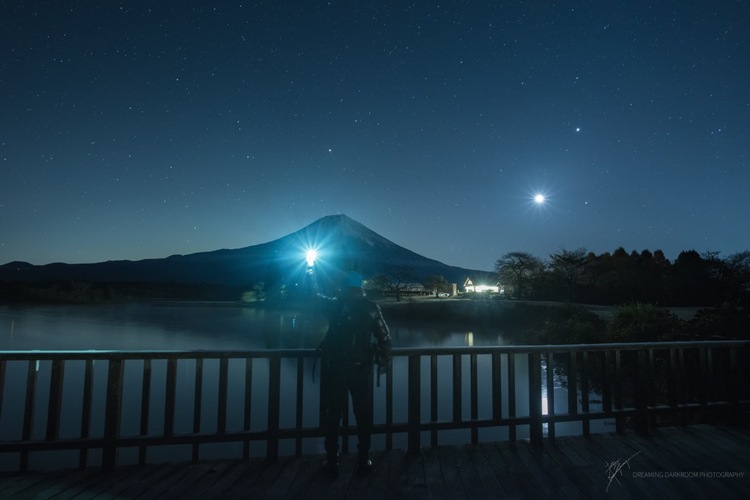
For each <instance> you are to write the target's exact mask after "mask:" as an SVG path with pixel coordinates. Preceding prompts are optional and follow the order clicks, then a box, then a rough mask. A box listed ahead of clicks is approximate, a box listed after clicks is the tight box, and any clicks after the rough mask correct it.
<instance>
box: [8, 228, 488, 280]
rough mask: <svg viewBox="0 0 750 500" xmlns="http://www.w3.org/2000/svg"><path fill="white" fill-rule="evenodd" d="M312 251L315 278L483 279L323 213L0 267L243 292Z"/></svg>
mask: <svg viewBox="0 0 750 500" xmlns="http://www.w3.org/2000/svg"><path fill="white" fill-rule="evenodd" d="M310 248H315V249H316V250H317V251H318V253H319V259H318V261H317V262H316V264H315V268H316V272H317V273H318V274H319V275H320V276H321V277H323V278H325V277H330V276H333V275H334V274H335V273H336V272H338V271H340V270H356V271H358V272H359V273H360V274H362V276H363V277H365V278H369V277H372V276H374V275H376V274H381V273H386V274H387V273H389V272H392V271H393V270H401V271H408V274H409V276H410V277H412V278H413V279H414V281H424V280H425V279H427V278H428V277H430V276H435V275H439V276H443V277H444V278H445V279H446V280H447V281H448V282H452V283H459V284H461V283H463V281H464V280H465V279H466V277H468V276H485V275H488V274H490V273H487V272H486V271H478V270H471V269H464V268H460V267H455V266H449V265H446V264H443V263H441V262H438V261H436V260H433V259H429V258H426V257H423V256H421V255H419V254H417V253H415V252H412V251H411V250H407V249H406V248H403V247H401V246H399V245H396V244H395V243H393V242H391V241H390V240H388V239H386V238H384V237H382V236H380V235H379V234H377V233H375V232H374V231H372V230H370V229H368V228H367V227H365V226H364V225H362V224H361V223H359V222H357V221H355V220H352V219H351V218H349V217H347V216H346V215H330V216H326V217H323V218H321V219H318V220H317V221H315V222H313V223H312V224H310V225H308V226H306V227H304V228H302V229H300V230H299V231H296V232H294V233H291V234H289V235H287V236H284V237H282V238H279V239H277V240H274V241H270V242H268V243H263V244H260V245H253V246H249V247H244V248H238V249H222V250H215V251H210V252H199V253H194V254H189V255H172V256H170V257H167V258H162V259H144V260H138V261H130V260H119V261H107V262H99V263H92V264H65V263H53V264H47V265H42V266H36V265H32V264H29V263H26V262H11V263H8V264H5V265H3V266H0V281H4V282H27V283H40V282H54V281H71V280H72V281H84V282H94V283H96V282H108V283H118V282H140V283H144V282H145V283H149V282H150V283H176V284H212V285H225V286H247V285H251V284H253V283H257V282H264V283H267V284H268V283H280V282H290V281H293V280H295V279H297V277H299V276H300V273H301V274H304V270H305V268H306V266H307V264H306V262H305V251H306V250H307V249H310Z"/></svg>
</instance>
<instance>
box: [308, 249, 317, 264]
mask: <svg viewBox="0 0 750 500" xmlns="http://www.w3.org/2000/svg"><path fill="white" fill-rule="evenodd" d="M317 258H318V251H317V250H315V249H314V248H311V249H309V250H308V251H307V252H306V253H305V260H306V261H307V266H308V267H313V266H314V265H315V259H317Z"/></svg>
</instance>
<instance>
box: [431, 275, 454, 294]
mask: <svg viewBox="0 0 750 500" xmlns="http://www.w3.org/2000/svg"><path fill="white" fill-rule="evenodd" d="M425 286H426V287H427V288H428V289H431V290H434V291H435V293H436V294H437V293H440V292H445V291H447V290H448V287H449V286H450V285H449V284H448V281H447V280H446V279H445V277H444V276H434V275H433V276H430V277H429V278H427V281H425Z"/></svg>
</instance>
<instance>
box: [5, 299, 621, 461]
mask: <svg viewBox="0 0 750 500" xmlns="http://www.w3.org/2000/svg"><path fill="white" fill-rule="evenodd" d="M386 319H388V317H387V315H386ZM325 327H326V324H325V321H324V320H323V318H322V317H321V316H320V315H319V314H316V313H315V311H312V310H307V311H305V310H301V311H296V312H286V313H279V312H275V311H269V310H263V309H256V308H251V307H241V306H238V305H235V304H225V303H154V304H148V303H135V304H105V305H81V306H64V305H39V306H7V305H5V306H0V350H5V351H8V350H24V351H25V350H147V351H155V350H232V351H236V350H259V349H260V350H262V349H279V348H285V349H289V348H292V349H293V348H314V347H316V346H317V345H318V343H319V342H320V340H321V339H322V337H323V335H324V332H325ZM389 327H390V329H391V335H392V337H393V345H394V347H396V348H398V347H457V346H461V347H465V346H492V345H507V344H509V342H506V341H505V339H504V338H503V337H502V336H501V335H499V334H498V333H497V332H493V331H477V330H470V329H462V328H461V327H460V326H456V325H453V326H445V325H435V324H414V323H399V322H397V321H389ZM79 365H80V364H79ZM468 365H469V363H464V364H463V367H462V368H463V370H464V371H465V372H466V373H464V377H463V380H464V381H465V383H467V382H468V380H469V374H468V372H467V370H468ZM164 368H165V367H161V366H158V365H157V366H155V367H154V380H159V378H160V377H159V373H160V372H163V370H164ZM406 368H407V367H406V359H405V358H403V357H400V358H396V359H395V360H394V366H393V376H394V380H395V381H398V380H401V379H404V380H405V378H406V371H407V370H406ZM82 369H83V366H82V365H80V366H78V365H76V364H75V363H70V364H69V366H67V367H66V374H65V380H66V384H71V385H72V386H74V387H75V380H76V379H82V377H83V372H82ZM256 369H260V367H256ZM282 369H283V370H284V371H285V372H286V370H288V373H292V370H293V369H294V366H293V364H291V363H290V364H288V365H287V364H284V365H283V366H282ZM24 370H25V367H23V366H21V365H20V364H19V365H18V366H14V365H13V364H12V363H9V366H8V369H7V374H6V381H7V382H6V387H5V388H4V389H5V391H4V401H3V403H4V404H3V413H4V414H3V415H1V416H0V423H2V426H0V427H1V428H0V439H2V440H12V439H17V438H18V436H16V434H17V433H18V431H17V430H16V429H14V428H13V425H10V424H9V422H11V421H13V420H15V417H17V416H15V417H14V415H13V414H12V413H14V412H20V411H21V407H22V406H23V405H22V404H21V402H22V401H23V394H24V392H23V384H17V383H14V380H24V377H25V375H24V374H25V371H24ZM48 370H49V366H42V367H41V368H39V371H40V380H42V379H44V377H48V376H49V375H48V374H47V373H45V371H48ZM242 370H243V368H242V366H241V361H240V360H237V361H236V362H235V361H232V362H231V363H230V377H231V380H242V378H243V374H242ZM183 371H184V372H185V379H187V380H189V379H190V376H189V375H188V374H189V373H190V368H189V367H187V366H185V367H183V368H181V372H180V373H182V372H183ZM422 371H423V374H422V378H423V380H428V379H429V374H428V366H427V364H426V363H423V367H422ZM515 371H516V394H517V398H518V399H517V404H518V409H519V410H518V411H519V414H523V413H524V410H523V408H528V385H527V366H526V360H525V357H523V356H520V357H517V361H516V365H515ZM16 372H18V373H16ZM234 372H236V377H235V376H233V375H232V373H234ZM305 372H306V375H305V377H306V379H308V378H309V379H310V380H306V382H305V383H306V386H305V388H306V393H308V392H309V394H308V395H307V396H306V400H309V402H308V403H306V404H305V409H304V411H305V423H306V425H310V423H311V422H315V419H316V418H317V415H318V405H317V391H318V390H319V386H318V385H317V383H316V381H315V380H314V378H313V377H312V373H311V372H312V366H310V367H309V368H308V367H306V369H305ZM451 373H452V366H451V359H450V356H445V357H441V358H440V360H439V376H438V379H439V380H438V382H439V384H438V386H439V387H449V386H450V378H451ZM478 373H479V377H480V380H482V379H485V380H486V379H488V378H489V377H490V373H491V366H490V359H489V357H486V356H480V357H479V359H478ZM133 374H134V375H133V377H135V378H136V379H137V377H138V376H139V375H138V369H133ZM217 374H218V362H217V363H210V362H209V363H207V364H206V366H205V371H204V377H205V378H206V379H205V380H208V382H204V384H208V387H215V385H213V382H211V381H212V380H217V377H218V375H217ZM101 375H102V377H103V373H102V374H101ZM127 376H128V375H127V373H126V378H127ZM180 377H181V378H182V376H181V375H180ZM282 377H283V378H284V379H286V378H289V375H284V373H282ZM264 378H265V376H264V375H261V376H259V377H256V378H255V379H254V380H255V382H256V383H258V384H259V386H263V384H264V383H265V382H264ZM542 380H546V379H545V377H544V376H543V378H542ZM154 384H155V385H154V389H153V394H152V396H153V398H154V399H153V401H154V404H155V405H156V407H158V405H159V402H160V401H159V399H160V396H159V395H160V394H163V384H162V386H160V385H159V383H154ZM134 385H135V386H137V385H138V381H137V380H136V381H135V383H134ZM404 385H405V384H399V383H396V384H394V386H395V391H396V396H395V398H394V400H395V401H396V402H397V403H396V404H395V405H394V406H395V408H394V411H395V413H396V416H397V419H398V418H401V417H399V414H402V413H403V415H405V412H406V401H407V399H406V397H405V394H404V393H403V391H405V388H404ZM290 389H292V388H290ZM179 390H180V391H181V393H180V394H178V398H180V400H181V401H184V404H187V405H189V404H191V403H190V399H191V397H190V395H191V394H192V390H193V386H190V385H189V384H188V385H186V386H184V387H181V388H180V389H179ZM230 390H235V391H237V394H238V397H237V398H234V399H233V398H230V404H233V403H232V401H235V400H241V397H242V396H241V394H242V390H243V389H242V387H241V386H240V385H239V383H238V384H234V385H233V389H232V388H230ZM292 390H293V389H292ZM554 390H555V401H556V407H557V408H556V409H557V411H558V412H560V413H564V412H565V411H566V408H565V405H566V402H567V392H566V390H565V388H564V387H562V386H559V385H558V384H556V387H555V388H554ZM546 391H547V388H546V387H544V388H543V401H542V405H543V407H546V396H545V395H546ZM468 392H469V391H468V390H465V391H464V395H468ZM503 393H504V394H503V398H504V401H503V407H504V408H505V409H507V408H508V404H507V403H508V402H507V391H506V390H503ZM214 396H215V395H212V394H207V395H206V400H205V401H204V402H205V403H206V404H207V405H208V404H210V403H211V399H212V398H213V397H214ZM124 397H125V398H126V405H125V406H126V407H131V406H132V407H133V408H137V406H138V404H139V403H138V397H137V395H133V394H128V392H127V387H126V393H125V395H124ZM253 397H254V398H258V402H259V403H260V404H257V405H254V406H255V408H257V409H258V415H259V416H260V418H259V419H258V420H257V426H261V427H260V428H262V425H263V424H264V417H263V413H264V408H263V404H264V403H263V402H262V401H263V397H264V396H263V390H254V392H253ZM71 398H72V400H79V399H80V395H77V394H73V395H72V396H71ZM161 399H162V400H163V396H161ZM423 399H425V401H423V404H422V408H423V409H425V411H426V409H427V408H429V393H428V390H427V391H425V393H424V394H423ZM15 400H17V403H18V404H14V401H15ZM489 400H490V398H488V397H480V414H483V415H484V414H486V412H489V411H490V408H489V404H488V402H489ZM592 400H593V401H596V396H595V395H594V396H592ZM128 401H130V403H128ZM383 401H384V389H383V388H382V387H381V388H376V390H375V415H376V422H377V421H378V420H380V421H383V420H381V417H379V415H382V414H383V412H384V410H383ZM70 404H71V406H73V407H75V406H76V404H75V403H70ZM161 404H162V406H163V401H161ZM558 405H559V406H558ZM465 407H466V408H467V410H466V411H468V404H465ZM595 407H596V404H595V403H594V404H592V409H594V408H595ZM231 410H232V409H231V408H230V415H229V416H228V420H229V421H228V422H227V426H228V430H230V429H232V428H234V429H240V428H241V410H240V409H239V408H237V410H238V411H236V412H233V411H231ZM282 411H283V408H282ZM506 411H507V410H506ZM451 412H452V406H451V398H450V397H449V396H446V397H445V398H441V399H440V408H439V417H440V419H447V420H450V418H451V417H450V415H451ZM187 414H191V413H190V412H187ZM293 414H294V412H293V411H292V410H291V409H290V410H289V411H288V417H289V418H292V416H293ZM136 416H137V413H136V414H135V415H134V418H133V421H132V422H129V421H128V419H127V418H125V419H124V420H123V433H124V434H125V435H130V434H132V435H137V433H138V429H137V425H136V424H135V422H137V419H136ZM95 417H96V416H95ZM404 418H405V417H404ZM93 420H95V421H96V420H98V419H97V418H94V419H93ZM78 421H79V420H77V419H76V418H75V416H74V417H71V418H70V419H69V421H68V422H66V421H65V420H64V421H63V423H62V425H63V430H62V432H61V435H65V434H68V433H69V434H70V436H74V435H75V433H76V432H77V430H76V429H77V425H78V424H77V422H78ZM352 421H353V416H352ZM154 422H155V425H154V426H153V429H154V430H155V431H158V428H159V426H160V425H161V424H160V423H159V418H158V412H155V413H154ZM284 423H285V422H282V424H284ZM286 423H287V424H288V425H294V424H293V422H286ZM215 425H216V424H215V412H210V411H208V412H205V417H204V420H203V424H202V427H204V426H205V427H206V428H207V429H209V430H210V428H211V426H215ZM312 425H314V423H313V424H312ZM611 425H612V422H605V421H599V422H596V421H595V422H592V432H601V431H607V430H612V427H611ZM257 426H256V430H257V428H258V427H257ZM35 427H36V428H37V430H35V432H34V434H35V435H38V434H40V435H43V432H44V422H43V421H42V419H39V422H37V423H36V424H35ZM175 431H176V432H180V431H184V432H189V431H190V423H189V422H179V421H178V422H175ZM518 431H519V432H518V437H519V438H524V437H527V432H526V430H524V429H523V428H519V430H518ZM482 432H483V433H484V432H485V431H484V430H483V431H482ZM580 432H581V427H580V423H570V424H568V423H565V424H558V425H557V426H556V433H557V434H558V435H566V434H569V435H570V434H580ZM381 437H382V436H375V439H374V443H373V445H374V447H378V446H381V447H382V445H383V441H382V440H381V439H379V438H381ZM507 437H508V434H507V428H500V429H499V430H498V429H494V430H492V433H491V434H487V435H486V436H485V438H484V439H487V440H489V439H507ZM427 439H428V436H425V440H427ZM317 441H318V440H316V442H315V443H313V444H312V445H311V446H309V447H307V448H306V450H305V451H306V452H313V453H317V452H322V448H321V446H322V443H320V442H317ZM463 442H466V432H464V431H455V432H449V431H446V432H445V433H444V435H441V443H442V444H461V443H463ZM427 444H428V443H427V442H425V445H427ZM227 446H228V447H231V446H234V445H227ZM394 446H397V447H403V446H405V442H401V441H400V440H398V439H397V440H396V441H394ZM225 448H226V447H225ZM261 448H262V447H259V450H260V453H261V454H262V449H261ZM224 451H225V450H224ZM224 451H222V450H220V449H217V450H215V453H216V456H217V457H219V456H222V455H223V454H224ZM287 451H288V450H287ZM209 455H210V453H209ZM154 457H156V459H158V453H154ZM150 458H151V455H150ZM207 458H208V457H207Z"/></svg>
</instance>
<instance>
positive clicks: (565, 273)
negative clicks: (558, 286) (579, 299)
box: [550, 248, 588, 302]
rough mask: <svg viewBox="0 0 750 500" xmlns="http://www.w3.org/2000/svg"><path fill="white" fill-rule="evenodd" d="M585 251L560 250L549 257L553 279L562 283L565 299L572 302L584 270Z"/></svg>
mask: <svg viewBox="0 0 750 500" xmlns="http://www.w3.org/2000/svg"><path fill="white" fill-rule="evenodd" d="M587 262H588V260H587V258H586V249H585V248H578V249H576V250H565V249H563V250H560V251H559V252H557V253H554V254H552V255H550V267H551V268H552V272H553V273H554V275H555V277H556V278H557V279H558V280H560V281H561V282H562V285H563V289H564V290H565V299H566V300H567V301H568V302H572V301H573V299H574V297H575V291H576V287H577V286H578V283H579V281H580V279H581V276H583V273H584V271H585V268H586V263H587Z"/></svg>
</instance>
